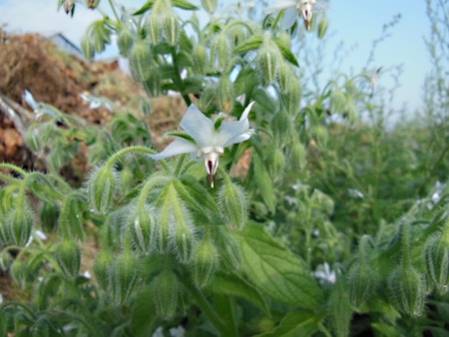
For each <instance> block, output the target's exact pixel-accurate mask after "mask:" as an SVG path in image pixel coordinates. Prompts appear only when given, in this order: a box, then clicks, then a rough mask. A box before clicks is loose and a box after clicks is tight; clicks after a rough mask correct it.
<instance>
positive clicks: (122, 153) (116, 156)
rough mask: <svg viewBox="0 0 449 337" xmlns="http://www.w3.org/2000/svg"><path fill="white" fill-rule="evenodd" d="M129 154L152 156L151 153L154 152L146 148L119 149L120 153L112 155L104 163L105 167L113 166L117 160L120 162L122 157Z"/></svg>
mask: <svg viewBox="0 0 449 337" xmlns="http://www.w3.org/2000/svg"><path fill="white" fill-rule="evenodd" d="M129 153H139V154H152V153H154V150H152V149H150V148H148V147H146V146H130V147H125V148H124V149H121V150H120V151H118V152H116V153H114V154H113V155H112V157H111V158H109V159H108V161H107V162H106V165H109V167H112V166H114V164H115V163H116V162H117V161H118V160H120V159H121V158H122V157H123V156H125V155H127V154H129Z"/></svg>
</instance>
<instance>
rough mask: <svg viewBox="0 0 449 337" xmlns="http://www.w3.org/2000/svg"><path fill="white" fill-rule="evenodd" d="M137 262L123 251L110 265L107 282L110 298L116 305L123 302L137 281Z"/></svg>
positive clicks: (131, 255) (130, 254)
mask: <svg viewBox="0 0 449 337" xmlns="http://www.w3.org/2000/svg"><path fill="white" fill-rule="evenodd" d="M137 271H138V262H137V260H136V258H135V256H134V255H133V254H132V253H131V252H129V251H125V252H123V253H121V254H120V255H119V256H118V257H117V258H116V259H115V260H114V261H113V263H112V265H111V268H110V269H109V280H110V287H111V291H112V298H113V300H114V302H115V303H116V304H120V303H123V302H125V301H126V300H127V299H128V298H129V296H130V295H131V292H132V290H133V288H134V286H135V284H136V281H137V275H138V274H137Z"/></svg>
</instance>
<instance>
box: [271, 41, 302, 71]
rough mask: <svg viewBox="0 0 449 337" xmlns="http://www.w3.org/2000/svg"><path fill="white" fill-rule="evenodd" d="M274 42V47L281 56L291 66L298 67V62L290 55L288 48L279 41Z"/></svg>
mask: <svg viewBox="0 0 449 337" xmlns="http://www.w3.org/2000/svg"><path fill="white" fill-rule="evenodd" d="M274 41H275V42H276V45H277V46H278V48H279V50H280V51H281V53H282V56H283V57H284V58H285V59H286V60H287V61H288V62H290V63H291V64H294V65H295V66H297V67H299V63H298V60H297V59H296V56H295V55H294V54H293V53H292V51H291V50H290V48H289V47H288V46H287V45H285V43H283V42H282V40H281V39H274Z"/></svg>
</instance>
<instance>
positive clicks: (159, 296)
mask: <svg viewBox="0 0 449 337" xmlns="http://www.w3.org/2000/svg"><path fill="white" fill-rule="evenodd" d="M151 288H152V289H153V301H154V304H155V307H156V312H157V314H158V315H159V317H160V318H162V319H165V320H169V319H171V318H173V316H174V315H175V314H176V309H177V307H178V299H179V292H180V284H179V281H178V276H176V274H175V272H173V271H172V270H170V269H168V268H167V269H164V270H163V271H162V272H160V273H159V275H157V276H156V277H155V278H154V279H153V280H152V281H151Z"/></svg>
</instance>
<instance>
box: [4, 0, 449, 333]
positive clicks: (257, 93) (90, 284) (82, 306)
mask: <svg viewBox="0 0 449 337" xmlns="http://www.w3.org/2000/svg"><path fill="white" fill-rule="evenodd" d="M59 4H60V5H61V6H63V7H64V9H65V10H66V11H67V12H68V13H71V14H72V15H73V14H74V11H75V6H78V5H81V4H80V3H78V2H75V1H69V0H60V1H59ZM86 4H87V6H88V7H89V8H93V9H95V8H97V6H98V5H99V1H87V3H86ZM109 4H110V7H111V8H110V11H111V13H112V14H113V17H109V16H106V15H104V17H103V18H102V19H100V20H98V21H96V22H94V23H93V24H92V25H91V26H90V27H89V29H88V30H87V32H86V35H85V38H84V40H83V42H82V46H83V50H84V52H85V54H86V56H88V57H93V56H94V55H95V53H99V52H102V51H103V50H104V49H105V47H106V46H107V45H108V44H109V43H111V41H112V36H113V35H116V36H117V44H118V47H119V50H120V53H121V54H122V56H124V57H126V58H128V59H129V63H130V68H131V71H132V74H133V76H134V77H135V79H136V80H137V81H139V82H140V83H142V85H143V87H144V88H145V89H146V90H147V92H148V94H149V95H150V96H153V95H156V94H159V93H167V92H168V91H175V92H177V93H179V94H180V95H181V96H182V97H183V99H184V101H185V103H186V106H187V107H188V108H187V111H186V113H185V115H184V116H183V118H182V120H181V122H180V130H178V131H174V132H173V133H171V136H173V137H174V140H173V142H172V143H170V144H169V145H168V146H167V147H166V148H165V149H163V150H162V151H161V152H159V153H158V152H157V151H156V150H155V149H154V148H153V147H152V146H151V141H150V139H151V137H150V136H149V134H148V130H147V129H146V128H145V127H142V125H141V123H140V122H139V121H138V120H136V119H135V118H127V117H123V115H118V116H116V117H115V120H113V122H112V124H111V127H110V128H104V129H101V130H99V129H98V128H96V127H92V128H85V127H80V125H78V124H77V123H73V125H72V124H71V123H72V122H73V120H71V119H66V118H65V117H64V114H62V113H60V112H58V114H57V116H58V118H57V119H56V120H53V119H51V118H50V119H46V120H45V124H44V125H45V127H44V129H45V130H47V129H48V130H50V131H52V133H51V134H52V135H56V136H57V138H54V139H57V140H58V141H60V143H61V144H62V145H61V148H62V149H64V148H65V147H64V146H63V145H67V143H70V141H71V138H70V137H69V136H70V135H71V134H72V133H71V131H73V130H76V131H77V132H76V133H75V134H76V135H77V136H78V137H77V142H84V143H85V144H86V146H87V147H88V149H89V153H90V158H91V164H93V166H96V168H95V169H93V170H92V173H91V174H90V177H89V179H87V182H86V184H85V185H84V186H83V187H82V188H76V187H73V186H71V185H70V184H68V183H67V182H65V181H64V179H63V178H61V176H60V175H59V172H58V168H60V165H56V164H54V165H52V166H51V170H50V172H49V173H48V174H44V173H39V172H25V171H24V170H22V169H21V168H19V167H16V166H14V165H10V164H6V163H4V164H0V169H1V173H0V179H1V180H2V181H3V185H2V188H1V190H0V216H1V222H0V248H1V249H2V250H1V258H0V262H1V264H0V267H1V268H2V269H4V270H9V272H10V274H11V276H12V278H13V280H14V281H15V284H16V285H17V286H18V287H19V288H20V289H21V292H18V294H17V296H16V298H15V300H16V301H6V302H5V303H4V304H3V305H2V307H1V313H2V314H1V316H0V333H1V335H8V333H14V336H17V337H18V336H74V337H75V336H105V337H106V336H152V335H153V334H155V335H156V336H157V335H166V336H167V335H169V334H172V335H173V334H176V331H178V332H179V331H183V332H185V334H186V335H187V336H196V337H199V336H222V337H233V336H234V337H237V336H259V337H275V336H276V337H282V336H284V337H287V336H289V337H293V336H326V337H330V336H337V337H344V336H348V335H349V333H350V330H351V324H352V326H353V327H354V329H353V331H354V332H353V334H354V335H357V331H360V334H361V335H362V334H363V333H365V332H366V331H369V333H372V332H373V331H376V332H378V333H379V334H380V335H381V336H398V335H401V334H402V333H403V332H404V331H406V332H409V331H412V332H413V333H416V334H419V333H421V332H422V331H425V330H431V329H434V330H435V331H437V329H438V328H439V327H438V324H439V321H437V320H435V321H432V320H422V321H419V320H417V319H416V317H417V316H419V315H422V314H423V312H425V306H424V304H425V301H426V296H427V295H429V294H431V292H432V291H433V290H436V292H435V294H444V293H445V292H446V291H447V284H448V282H447V279H448V276H447V275H448V263H447V261H448V258H447V256H448V251H449V249H448V248H447V237H448V234H447V232H448V230H447V228H446V227H447V226H448V225H447V224H448V220H447V214H446V213H444V209H445V207H446V204H447V188H446V187H445V186H440V187H439V190H438V191H436V192H435V193H438V200H434V198H433V196H431V197H429V198H428V199H425V200H423V201H421V202H419V203H417V204H416V205H415V206H414V207H413V208H412V209H411V210H410V212H408V213H407V214H406V215H405V216H403V217H401V218H400V219H399V220H398V222H397V223H393V224H391V225H385V226H383V227H382V228H381V230H380V231H379V233H378V235H377V236H376V238H372V237H369V236H363V237H362V238H361V239H360V244H359V245H358V248H357V251H358V253H356V254H355V256H351V251H352V244H353V242H348V240H347V239H345V237H344V236H343V235H341V233H339V232H338V230H337V229H336V228H335V227H334V226H333V224H332V215H333V213H334V202H333V200H332V199H331V198H330V197H329V196H327V195H326V194H324V193H323V192H321V191H319V190H318V189H316V188H314V187H313V186H311V185H309V184H308V183H309V180H308V177H309V174H310V173H309V172H308V170H307V167H306V163H307V160H306V157H307V150H306V147H305V145H304V142H305V141H306V140H307V141H309V147H310V149H309V152H310V151H313V150H314V148H313V144H314V137H315V136H316V135H314V134H312V133H310V134H309V132H310V125H313V122H314V121H313V116H315V114H316V113H317V111H318V110H319V109H318V107H320V105H321V104H324V102H326V99H327V98H328V96H329V95H327V94H323V96H322V97H320V102H319V104H316V105H311V106H307V107H303V108H301V86H300V78H299V75H298V65H299V61H298V60H297V59H296V57H295V54H294V53H293V52H292V39H293V38H294V36H295V34H297V33H298V31H299V30H300V29H301V28H300V27H299V25H297V22H298V20H301V19H304V20H305V23H306V27H307V28H310V29H312V28H316V29H317V31H318V35H319V36H322V35H323V34H324V30H323V25H319V26H318V27H317V26H316V25H314V24H313V20H315V19H316V18H318V19H320V18H319V16H317V15H313V14H314V11H315V9H316V8H317V7H315V6H317V5H318V4H317V3H316V2H315V1H280V3H279V4H278V6H275V7H274V9H273V8H272V9H271V10H268V12H269V13H271V14H269V15H266V16H265V15H264V16H263V17H261V18H260V19H261V20H260V21H254V20H249V19H247V18H246V17H245V15H244V14H245V13H242V16H241V17H239V18H235V17H232V16H227V13H226V11H225V12H224V15H218V14H217V2H216V1H213V0H204V1H202V6H203V9H204V10H205V12H208V13H209V15H205V14H204V11H202V10H201V9H200V8H198V7H197V6H196V5H195V4H193V3H190V2H188V1H187V0H149V1H147V2H146V3H145V4H144V5H143V6H142V7H141V8H140V9H138V10H137V11H131V10H127V9H125V8H123V7H120V8H119V7H118V6H117V5H116V4H115V3H114V1H113V0H110V1H109ZM241 8H242V10H244V8H245V7H244V6H243V7H241ZM247 9H248V10H252V9H251V8H250V6H248V8H247ZM292 9H293V10H292ZM99 10H100V8H99ZM189 11H190V12H193V14H192V15H190V16H189V15H188V14H187V13H188V12H189ZM197 12H198V13H202V14H199V15H197V14H196V13H197ZM287 12H288V13H287ZM101 13H103V11H101ZM292 13H293V14H295V15H298V16H297V17H296V16H295V17H293V19H294V20H292V17H291V16H292V15H293V14H292ZM286 15H288V17H287V16H286ZM301 15H302V16H301ZM200 17H201V20H200V19H199V18H200ZM206 17H207V19H206V22H205V23H204V22H203V23H201V22H202V21H205V18H206ZM286 21H292V26H290V25H288V27H286V26H285V23H286ZM41 107H42V105H41ZM36 108H37V107H36ZM61 120H65V121H67V122H68V123H65V124H68V125H66V127H67V128H68V130H66V131H64V132H60V131H58V128H55V126H54V123H57V122H58V121H61ZM320 127H321V129H320V130H323V128H324V127H323V126H322V125H320ZM36 128H37V129H38V128H39V126H38V125H37V126H34V127H33V128H32V129H31V130H30V132H31V135H32V136H33V137H30V139H28V142H32V144H38V145H39V144H43V141H44V143H48V144H51V137H49V136H48V134H47V133H45V132H44V133H39V132H37V133H33V132H32V131H33V130H35V129H36ZM129 130H136V132H135V133H134V132H132V133H130V132H129ZM314 130H315V129H314ZM137 131H138V132H137ZM324 132H325V130H324ZM322 133H323V132H322ZM122 135H123V137H122ZM42 137H44V138H45V139H42ZM133 142H135V143H136V145H131V146H126V145H129V144H130V143H133ZM38 149H41V146H37V147H36V150H38ZM50 153H51V152H50ZM69 154H70V155H72V154H73V153H72V152H70V153H69ZM171 157H175V158H171ZM168 158H170V159H169V160H166V159H168ZM64 160H65V159H64ZM49 162H50V163H51V162H53V161H52V160H50V161H49ZM219 162H220V163H219ZM57 163H59V161H57ZM38 215H39V216H38ZM43 232H45V233H46V234H44V233H43ZM412 234H413V235H412ZM391 238H393V239H391ZM423 256H425V259H421V257H423ZM398 261H399V262H400V263H399V264H398V263H397V262H398ZM313 270H315V272H313ZM426 275H427V276H428V277H426ZM383 289H388V292H387V293H385V292H383V291H382V290H383ZM434 302H435V303H436V304H435V307H438V305H441V302H438V301H437V300H435V301H434ZM438 308H439V307H438ZM353 312H357V313H358V314H360V315H356V316H354V317H355V319H354V320H352V318H353ZM433 312H434V313H436V314H438V313H440V311H438V310H437V309H434V310H433ZM360 317H367V319H361V318H360ZM432 317H434V316H432ZM351 321H352V322H351ZM429 325H431V326H429Z"/></svg>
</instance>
